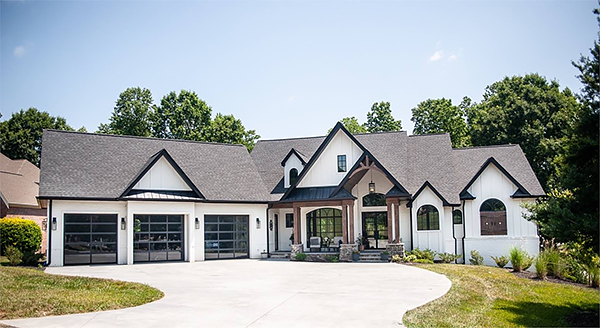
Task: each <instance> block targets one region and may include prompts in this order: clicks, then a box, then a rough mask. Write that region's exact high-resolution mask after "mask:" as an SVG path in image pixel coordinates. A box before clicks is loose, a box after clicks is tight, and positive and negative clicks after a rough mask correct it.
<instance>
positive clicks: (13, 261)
mask: <svg viewBox="0 0 600 328" xmlns="http://www.w3.org/2000/svg"><path fill="white" fill-rule="evenodd" d="M5 253H6V257H7V258H8V262H9V263H10V265H12V266H17V265H19V264H21V259H22V258H23V254H22V253H21V251H19V250H18V249H17V248H16V247H14V246H8V247H7V248H6V251H5Z"/></svg>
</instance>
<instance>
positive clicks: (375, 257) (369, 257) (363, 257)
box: [359, 252, 382, 263]
mask: <svg viewBox="0 0 600 328" xmlns="http://www.w3.org/2000/svg"><path fill="white" fill-rule="evenodd" d="M359 258H360V260H359V261H360V262H372V263H375V262H379V263H381V262H382V261H381V252H360V255H359Z"/></svg>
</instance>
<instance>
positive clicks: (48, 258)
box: [46, 199, 52, 266]
mask: <svg viewBox="0 0 600 328" xmlns="http://www.w3.org/2000/svg"><path fill="white" fill-rule="evenodd" d="M46 222H47V223H46V231H47V232H48V245H46V266H50V263H52V251H51V248H52V199H50V204H48V220H47V221H46Z"/></svg>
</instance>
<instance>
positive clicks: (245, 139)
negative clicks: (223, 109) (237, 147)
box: [205, 113, 260, 151]
mask: <svg viewBox="0 0 600 328" xmlns="http://www.w3.org/2000/svg"><path fill="white" fill-rule="evenodd" d="M205 133H206V134H205V141H212V142H222V143H230V144H241V145H244V146H246V148H247V149H248V151H252V149H253V148H254V144H255V143H256V140H258V139H259V138H260V136H259V135H257V134H256V131H255V130H246V128H244V125H243V124H242V121H241V120H239V119H236V118H235V117H234V116H233V115H223V114H221V113H217V115H216V116H215V118H214V119H213V120H212V121H211V123H210V126H209V127H208V128H207V129H206V130H205Z"/></svg>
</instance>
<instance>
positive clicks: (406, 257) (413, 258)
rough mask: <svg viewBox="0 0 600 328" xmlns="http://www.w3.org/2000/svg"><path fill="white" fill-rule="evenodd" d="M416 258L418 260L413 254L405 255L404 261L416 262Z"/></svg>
mask: <svg viewBox="0 0 600 328" xmlns="http://www.w3.org/2000/svg"><path fill="white" fill-rule="evenodd" d="M415 260H417V257H416V256H414V255H412V254H408V255H406V256H404V262H414V261H415Z"/></svg>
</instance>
